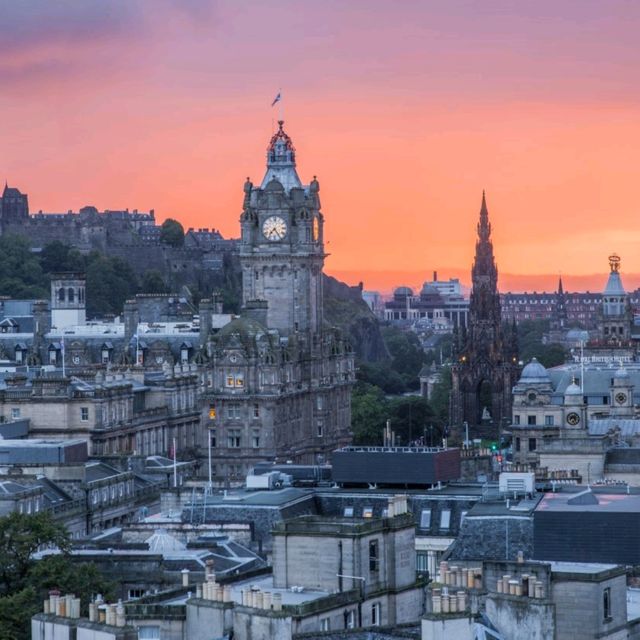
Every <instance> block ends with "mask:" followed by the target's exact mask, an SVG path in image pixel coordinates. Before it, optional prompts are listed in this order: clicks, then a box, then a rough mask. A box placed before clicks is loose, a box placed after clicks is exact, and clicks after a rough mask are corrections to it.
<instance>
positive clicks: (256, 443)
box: [251, 429, 260, 449]
mask: <svg viewBox="0 0 640 640" xmlns="http://www.w3.org/2000/svg"><path fill="white" fill-rule="evenodd" d="M251 446H252V447H253V448H254V449H259V448H260V432H259V431H256V430H255V429H254V430H253V433H252V434H251Z"/></svg>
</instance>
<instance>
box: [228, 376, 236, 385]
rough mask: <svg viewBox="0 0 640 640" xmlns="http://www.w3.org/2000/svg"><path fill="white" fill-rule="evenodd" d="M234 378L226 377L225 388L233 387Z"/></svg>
mask: <svg viewBox="0 0 640 640" xmlns="http://www.w3.org/2000/svg"><path fill="white" fill-rule="evenodd" d="M234 381H235V378H234V377H233V376H227V387H233V384H234Z"/></svg>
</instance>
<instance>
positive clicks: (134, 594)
mask: <svg viewBox="0 0 640 640" xmlns="http://www.w3.org/2000/svg"><path fill="white" fill-rule="evenodd" d="M143 595H144V589H129V600H131V599H133V598H142V596H143Z"/></svg>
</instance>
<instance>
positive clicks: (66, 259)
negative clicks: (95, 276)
mask: <svg viewBox="0 0 640 640" xmlns="http://www.w3.org/2000/svg"><path fill="white" fill-rule="evenodd" d="M40 266H41V267H42V270H43V271H44V272H45V273H47V274H51V273H56V272H58V271H80V272H84V270H85V269H86V263H85V259H84V256H83V255H82V254H81V253H80V252H79V251H78V250H77V249H72V248H71V247H70V246H69V245H68V244H65V243H64V242H60V241H59V240H54V241H53V242H49V243H48V244H46V245H45V246H44V247H43V248H42V252H41V253H40Z"/></svg>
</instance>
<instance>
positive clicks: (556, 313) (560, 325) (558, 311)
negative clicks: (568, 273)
mask: <svg viewBox="0 0 640 640" xmlns="http://www.w3.org/2000/svg"><path fill="white" fill-rule="evenodd" d="M555 298H556V299H555V307H554V309H553V313H552V315H551V322H550V328H551V330H552V331H559V330H561V329H564V328H565V327H566V326H567V299H566V296H565V294H564V287H563V286H562V276H558V290H557V292H556V296H555Z"/></svg>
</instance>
